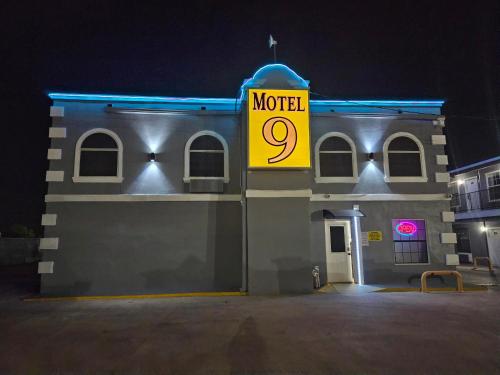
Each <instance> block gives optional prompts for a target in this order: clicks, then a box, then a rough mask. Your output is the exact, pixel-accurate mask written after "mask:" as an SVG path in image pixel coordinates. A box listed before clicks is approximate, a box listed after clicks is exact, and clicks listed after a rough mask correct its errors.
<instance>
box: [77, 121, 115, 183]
mask: <svg viewBox="0 0 500 375" xmlns="http://www.w3.org/2000/svg"><path fill="white" fill-rule="evenodd" d="M122 159H123V144H122V141H121V140H120V138H119V137H118V135H116V134H115V133H114V132H112V131H111V130H108V129H92V130H89V131H87V132H86V133H84V134H83V135H82V136H81V137H80V138H79V139H78V142H76V149H75V168H74V176H73V182H110V183H118V182H122V181H123V166H122Z"/></svg>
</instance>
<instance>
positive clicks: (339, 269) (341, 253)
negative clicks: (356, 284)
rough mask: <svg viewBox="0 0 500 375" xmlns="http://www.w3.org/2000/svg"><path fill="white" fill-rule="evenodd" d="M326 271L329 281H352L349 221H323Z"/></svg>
mask: <svg viewBox="0 0 500 375" xmlns="http://www.w3.org/2000/svg"><path fill="white" fill-rule="evenodd" d="M325 238H326V241H325V242H326V271H327V278H328V282H329V283H333V282H349V283H352V282H353V281H354V279H353V277H352V257H351V227H350V223H349V221H341V220H327V221H326V222H325Z"/></svg>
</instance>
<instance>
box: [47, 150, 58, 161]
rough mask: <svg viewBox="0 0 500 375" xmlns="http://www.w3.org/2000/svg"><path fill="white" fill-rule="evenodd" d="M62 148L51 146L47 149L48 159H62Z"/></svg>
mask: <svg viewBox="0 0 500 375" xmlns="http://www.w3.org/2000/svg"><path fill="white" fill-rule="evenodd" d="M61 158H62V150H61V149H60V148H49V150H48V151H47V159H49V160H61Z"/></svg>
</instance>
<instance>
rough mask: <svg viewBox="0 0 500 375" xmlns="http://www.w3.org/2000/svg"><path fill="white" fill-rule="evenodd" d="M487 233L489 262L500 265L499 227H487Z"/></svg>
mask: <svg viewBox="0 0 500 375" xmlns="http://www.w3.org/2000/svg"><path fill="white" fill-rule="evenodd" d="M487 235H488V237H487V238H488V250H489V252H490V260H491V263H493V265H494V266H497V267H500V228H490V229H488V232H487Z"/></svg>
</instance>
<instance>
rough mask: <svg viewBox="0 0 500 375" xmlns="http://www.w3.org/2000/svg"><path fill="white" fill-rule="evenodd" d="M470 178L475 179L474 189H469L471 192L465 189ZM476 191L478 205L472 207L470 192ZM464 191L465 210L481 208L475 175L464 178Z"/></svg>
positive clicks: (477, 180)
mask: <svg viewBox="0 0 500 375" xmlns="http://www.w3.org/2000/svg"><path fill="white" fill-rule="evenodd" d="M470 180H476V188H477V189H476V190H474V191H471V192H468V191H467V181H470ZM475 192H477V194H478V195H477V202H478V204H479V207H477V208H473V207H472V206H473V204H472V199H471V197H472V195H471V193H475ZM464 193H465V204H466V208H467V211H472V210H477V209H481V200H480V197H479V179H478V178H477V176H475V177H469V178H465V179H464Z"/></svg>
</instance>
